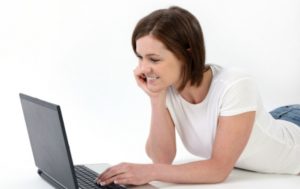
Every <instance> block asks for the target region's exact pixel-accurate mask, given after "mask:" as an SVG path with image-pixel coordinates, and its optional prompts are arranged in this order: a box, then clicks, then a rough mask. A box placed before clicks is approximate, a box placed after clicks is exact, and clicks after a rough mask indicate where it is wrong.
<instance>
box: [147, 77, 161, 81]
mask: <svg viewBox="0 0 300 189" xmlns="http://www.w3.org/2000/svg"><path fill="white" fill-rule="evenodd" d="M158 78H159V77H147V80H155V79H158Z"/></svg>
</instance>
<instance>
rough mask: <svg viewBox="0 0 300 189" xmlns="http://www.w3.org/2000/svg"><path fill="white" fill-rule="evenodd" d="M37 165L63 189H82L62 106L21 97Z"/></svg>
mask: <svg viewBox="0 0 300 189" xmlns="http://www.w3.org/2000/svg"><path fill="white" fill-rule="evenodd" d="M20 99H21V104H22V109H23V114H24V118H25V122H26V125H27V131H28V135H29V139H30V143H31V149H32V152H33V156H34V160H35V165H36V166H37V167H38V169H39V173H40V174H44V176H45V175H46V178H47V179H51V181H50V182H52V184H53V182H55V183H56V184H58V185H60V186H61V188H74V189H75V188H78V186H77V182H76V181H75V173H74V168H73V161H72V157H71V153H70V149H69V144H68V141H67V135H66V132H65V128H64V123H63V118H62V114H61V110H60V107H59V106H58V105H55V104H52V103H48V102H45V101H42V100H40V99H37V98H33V97H30V96H28V95H25V94H20Z"/></svg>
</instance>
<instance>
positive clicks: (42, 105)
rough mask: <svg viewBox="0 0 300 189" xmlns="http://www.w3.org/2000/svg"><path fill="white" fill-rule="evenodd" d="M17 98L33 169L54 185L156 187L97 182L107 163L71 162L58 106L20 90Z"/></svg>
mask: <svg viewBox="0 0 300 189" xmlns="http://www.w3.org/2000/svg"><path fill="white" fill-rule="evenodd" d="M20 99H21V105H22V110H23V114H24V118H25V122H26V126H27V131H28V135H29V140H30V144H31V149H32V153H33V157H34V161H35V165H36V167H37V168H38V171H37V172H38V174H39V175H40V176H41V177H42V178H43V179H44V180H46V181H47V182H48V183H50V184H51V185H52V186H54V187H55V188H58V189H66V188H68V189H90V188H95V189H96V188H97V189H99V188H105V189H125V188H136V189H137V188H139V189H154V188H156V187H154V186H152V185H150V184H147V185H143V186H136V187H128V186H127V187H125V186H123V185H117V184H110V185H107V186H100V185H97V184H96V183H95V178H96V177H97V176H98V175H99V174H100V173H101V172H103V171H104V170H105V169H106V168H108V167H109V165H108V164H87V165H73V161H72V157H71V152H70V148H69V144H68V140H67V134H66V131H65V127H64V122H63V117H62V112H61V109H60V106H59V105H55V104H53V103H49V102H46V101H44V100H40V99H38V98H34V97H31V96H29V95H26V94H22V93H20Z"/></svg>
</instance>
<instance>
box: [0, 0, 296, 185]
mask: <svg viewBox="0 0 300 189" xmlns="http://www.w3.org/2000/svg"><path fill="white" fill-rule="evenodd" d="M171 5H178V6H181V7H183V8H186V9H187V10H189V11H190V12H191V13H193V14H194V15H195V16H196V17H197V18H198V19H199V21H200V24H201V26H202V28H203V31H204V36H205V42H206V48H207V62H208V63H215V64H219V65H222V66H226V67H229V66H230V67H231V66H234V67H239V68H242V69H244V70H246V71H247V72H249V73H250V74H252V75H253V76H254V77H255V78H256V79H257V83H258V84H259V89H260V91H261V96H262V98H263V100H264V102H265V106H266V107H267V108H268V109H272V108H274V107H277V106H280V105H284V104H291V103H298V104H299V103H300V85H299V81H300V74H299V72H300V1H297V0H269V1H268V0H248V1H243V0H226V1H217V0H199V1H196V0H185V1H178V0H177V1H175V0H173V1H171V0H165V1H161V0H160V1H159V0H155V1H154V0H152V1H146V0H131V1H121V0H119V1H116V0H109V1H101V0H81V1H80V0H43V1H41V0H9V1H6V0H0V87H1V92H0V129H1V130H0V149H1V155H0V162H1V163H0V188H14V187H15V188H17V185H16V184H13V181H16V180H17V181H18V182H21V181H22V182H23V184H24V185H25V188H26V183H27V182H28V181H27V180H26V179H25V177H22V174H24V175H25V174H31V173H32V172H34V174H35V167H34V161H33V157H32V154H31V148H30V144H29V139H28V136H27V131H26V127H25V122H24V118H23V115H22V111H21V105H20V100H19V96H18V94H19V93H20V92H23V93H26V94H29V95H32V96H35V97H39V98H41V99H44V100H47V101H50V102H53V103H56V104H59V105H60V106H61V108H62V112H63V117H64V121H65V126H66V130H67V135H68V139H69V144H70V146H71V152H72V156H73V161H74V163H76V164H79V163H96V162H108V163H112V164H115V163H119V162H123V161H127V162H138V163H146V162H150V161H149V159H148V158H147V156H146V155H145V153H144V145H145V141H146V137H147V134H148V130H149V119H150V106H149V100H148V97H147V96H146V94H144V92H143V91H142V90H140V89H139V88H138V87H137V86H136V83H135V80H134V77H133V73H132V72H133V69H134V68H135V66H136V65H137V59H136V57H135V55H134V54H133V51H132V48H131V33H132V31H133V28H134V26H135V24H136V23H137V21H138V20H139V19H140V18H142V17H143V16H145V15H146V14H148V13H150V12H151V11H153V10H155V9H159V8H167V7H169V6H171ZM178 145H179V151H178V157H177V160H182V159H186V158H191V157H192V156H191V155H189V154H188V153H187V152H186V151H185V150H184V149H183V147H182V145H181V143H180V141H179V140H178ZM9 167H12V169H11V170H9V169H8V168H9ZM22 170H23V171H22ZM24 170H26V171H24ZM4 172H8V173H12V172H14V173H16V172H17V173H18V177H17V178H18V179H15V178H12V177H8V176H5V175H4ZM20 175H21V176H20ZM24 185H23V186H24Z"/></svg>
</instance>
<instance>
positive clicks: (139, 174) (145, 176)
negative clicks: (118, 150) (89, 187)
mask: <svg viewBox="0 0 300 189" xmlns="http://www.w3.org/2000/svg"><path fill="white" fill-rule="evenodd" d="M152 180H154V164H133V163H121V164H118V165H115V166H113V167H110V168H108V169H106V170H105V171H104V172H103V173H101V174H100V175H99V176H98V178H97V180H96V181H97V183H98V184H100V185H102V186H103V185H108V184H110V183H115V184H122V185H143V184H146V183H149V182H150V181H152Z"/></svg>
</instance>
